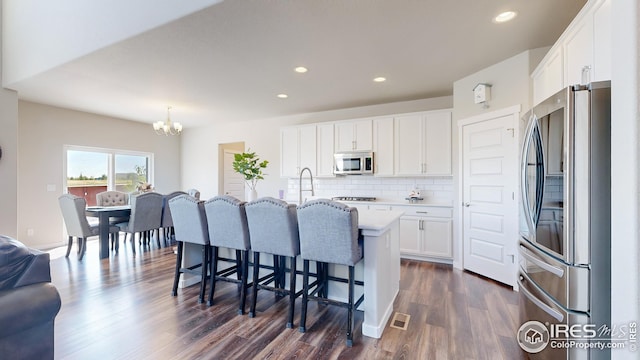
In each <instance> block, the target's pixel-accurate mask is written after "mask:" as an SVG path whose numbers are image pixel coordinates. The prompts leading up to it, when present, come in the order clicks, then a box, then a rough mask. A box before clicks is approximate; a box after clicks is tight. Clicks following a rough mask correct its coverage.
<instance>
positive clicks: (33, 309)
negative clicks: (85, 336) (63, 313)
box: [0, 235, 61, 359]
mask: <svg viewBox="0 0 640 360" xmlns="http://www.w3.org/2000/svg"><path fill="white" fill-rule="evenodd" d="M60 306H61V301H60V295H59V294H58V290H56V288H55V286H53V284H51V273H50V270H49V254H47V253H43V252H41V251H38V250H34V249H29V248H27V247H26V246H24V245H23V244H22V243H20V242H19V241H17V240H15V239H12V238H10V237H7V236H2V235H0V358H2V359H53V331H54V320H55V317H56V315H57V314H58V311H60Z"/></svg>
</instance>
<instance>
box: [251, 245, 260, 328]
mask: <svg viewBox="0 0 640 360" xmlns="http://www.w3.org/2000/svg"><path fill="white" fill-rule="evenodd" d="M259 272H260V253H259V252H254V253H253V286H252V287H251V290H252V291H251V294H252V297H251V307H250V308H249V317H250V318H253V317H255V316H256V300H257V297H258V279H259V277H258V276H259Z"/></svg>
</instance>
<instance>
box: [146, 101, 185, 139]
mask: <svg viewBox="0 0 640 360" xmlns="http://www.w3.org/2000/svg"><path fill="white" fill-rule="evenodd" d="M170 112H171V106H167V120H165V121H156V122H154V123H153V130H155V131H156V134H158V135H180V133H181V132H182V124H180V123H179V122H171V113H170Z"/></svg>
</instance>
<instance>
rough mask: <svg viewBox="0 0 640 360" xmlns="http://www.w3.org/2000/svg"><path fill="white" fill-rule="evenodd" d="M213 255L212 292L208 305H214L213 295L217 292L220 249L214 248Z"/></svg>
mask: <svg viewBox="0 0 640 360" xmlns="http://www.w3.org/2000/svg"><path fill="white" fill-rule="evenodd" d="M212 252H213V255H212V259H211V278H210V281H211V283H210V285H211V286H210V287H211V291H210V292H209V300H208V301H207V305H208V306H211V305H213V293H214V292H215V291H216V274H217V273H218V247H217V246H213V251H212Z"/></svg>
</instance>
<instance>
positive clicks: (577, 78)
mask: <svg viewBox="0 0 640 360" xmlns="http://www.w3.org/2000/svg"><path fill="white" fill-rule="evenodd" d="M611 42H612V38H611V0H589V1H588V2H587V4H586V5H585V7H584V8H583V9H582V10H581V11H580V13H579V14H578V16H576V18H575V19H573V21H572V22H571V24H569V26H568V27H567V29H566V30H565V32H564V33H563V34H562V35H561V36H560V38H559V39H558V41H557V42H556V43H555V44H554V45H553V46H552V47H551V49H550V50H549V53H547V55H546V56H545V57H544V59H542V61H541V62H540V64H539V65H538V66H537V67H536V69H535V70H534V71H533V73H532V74H531V77H532V80H533V105H537V104H539V103H540V102H541V101H543V100H545V99H546V98H548V97H549V96H551V95H553V94H555V93H556V92H557V91H559V90H561V89H563V88H565V87H567V86H571V85H576V84H583V83H587V82H592V81H603V80H611Z"/></svg>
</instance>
